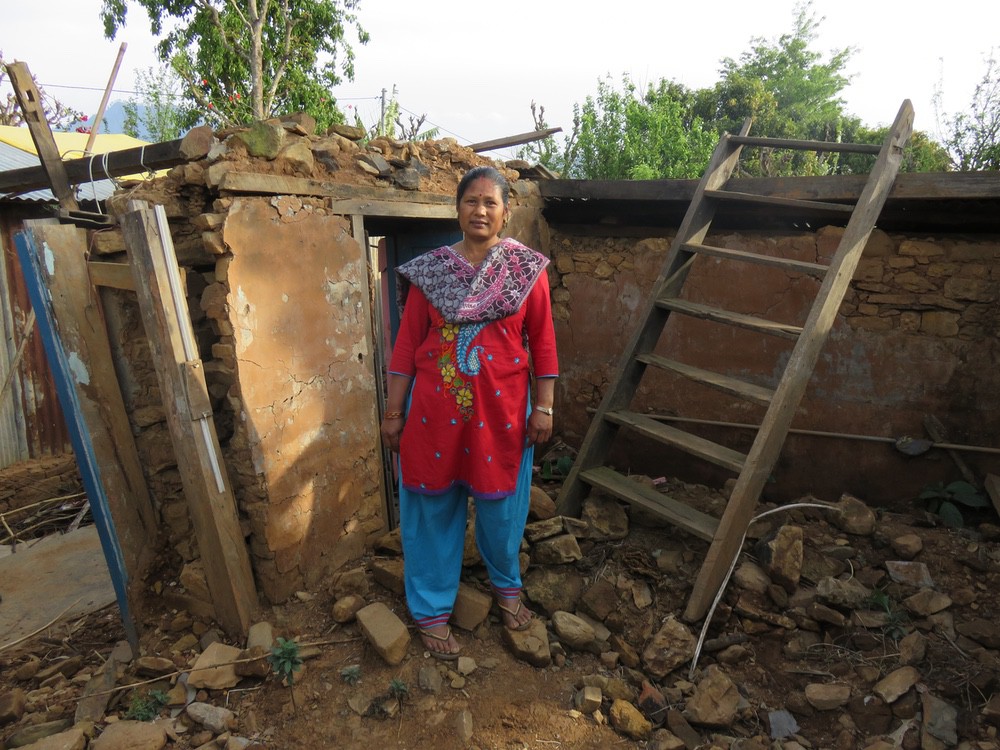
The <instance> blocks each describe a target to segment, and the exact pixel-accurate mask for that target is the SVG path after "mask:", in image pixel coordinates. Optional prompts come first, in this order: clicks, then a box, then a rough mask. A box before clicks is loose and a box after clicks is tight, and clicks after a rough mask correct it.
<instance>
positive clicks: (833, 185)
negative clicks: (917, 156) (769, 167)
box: [538, 172, 1000, 204]
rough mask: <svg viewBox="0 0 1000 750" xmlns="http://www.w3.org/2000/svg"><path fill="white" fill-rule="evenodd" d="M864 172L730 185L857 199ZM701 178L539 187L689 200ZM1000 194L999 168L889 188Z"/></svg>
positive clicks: (982, 196) (894, 191)
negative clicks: (992, 170) (861, 173)
mask: <svg viewBox="0 0 1000 750" xmlns="http://www.w3.org/2000/svg"><path fill="white" fill-rule="evenodd" d="M866 182H867V176H866V175H824V176H822V177H734V178H732V179H730V180H729V181H728V182H726V184H725V186H726V188H727V189H729V190H733V191H736V192H747V193H753V194H755V195H773V196H783V197H785V198H801V199H803V200H818V201H849V202H851V203H857V201H858V198H860V197H861V193H862V192H863V191H864V189H865V183H866ZM697 188H698V180H541V181H539V182H538V190H539V192H540V193H541V195H542V197H543V198H545V199H546V200H547V201H549V200H551V201H558V200H582V201H597V200H603V201H608V200H611V201H650V202H666V203H674V202H679V203H685V204H686V203H690V202H691V200H692V198H693V197H694V193H695V191H696V190H697ZM997 197H1000V172H923V173H912V172H907V173H905V174H900V175H898V176H897V178H896V180H895V182H894V183H893V185H892V188H891V190H890V191H889V197H888V201H889V202H892V201H894V200H901V199H906V200H945V199H954V200H988V199H991V198H992V199H995V198H997Z"/></svg>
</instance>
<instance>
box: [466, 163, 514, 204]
mask: <svg viewBox="0 0 1000 750" xmlns="http://www.w3.org/2000/svg"><path fill="white" fill-rule="evenodd" d="M480 178H485V179H487V180H489V181H490V182H492V183H493V184H494V185H496V186H497V187H498V188H500V199H501V200H502V201H503V207H504V208H507V207H508V206H509V205H510V183H509V182H507V178H506V177H504V176H503V175H502V174H500V172H499V171H497V169H496V167H473V168H472V169H470V170H469V171H468V172H466V173H465V175H464V176H463V177H462V181H461V182H460V183H458V190H457V191H455V206H456V208H457V207H458V204H460V203H461V202H462V196H463V195H465V191H466V190H468V189H469V185H471V184H472V183H473V181H474V180H478V179H480Z"/></svg>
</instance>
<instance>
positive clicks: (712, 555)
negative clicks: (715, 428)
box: [684, 100, 913, 621]
mask: <svg viewBox="0 0 1000 750" xmlns="http://www.w3.org/2000/svg"><path fill="white" fill-rule="evenodd" d="M912 130H913V106H912V105H911V104H910V102H909V100H907V101H905V102H903V105H902V106H901V107H900V109H899V112H898V113H897V115H896V120H895V121H894V123H893V125H892V127H891V128H890V129H889V133H888V135H887V136H886V139H885V142H884V143H883V144H882V150H881V152H880V153H879V157H878V159H877V161H876V163H875V166H874V167H873V169H872V172H871V174H870V175H869V180H868V183H867V184H866V186H865V189H864V191H863V192H862V194H861V197H860V199H859V200H858V203H857V206H856V208H855V211H854V213H853V214H852V215H851V218H850V220H849V221H848V223H847V227H846V228H845V229H844V233H843V235H842V236H841V240H840V245H839V246H838V248H837V251H836V253H834V256H833V259H832V261H831V263H830V271H829V272H828V273H827V275H826V277H825V278H824V280H823V284H822V286H821V287H820V290H819V293H818V294H817V297H816V300H815V301H814V303H813V307H812V309H811V310H810V312H809V316H808V318H807V319H806V322H805V324H804V325H803V335H802V336H800V337H799V340H798V341H797V342H796V344H795V348H794V349H792V354H791V357H790V358H789V360H788V364H787V366H786V367H785V372H784V374H783V375H782V378H781V381H780V382H779V383H778V387H777V389H776V390H775V394H774V400H773V401H772V402H771V406H770V407H769V408H768V410H767V413H766V414H765V415H764V419H763V420H762V421H761V429H760V432H758V433H757V438H756V440H754V443H753V446H752V447H751V449H750V452H749V454H748V455H747V465H746V468H745V470H744V471H743V472H741V473H740V476H739V477H738V478H737V480H736V485H735V487H734V488H733V491H732V493H730V498H729V502H728V504H727V505H726V510H725V512H724V513H723V515H722V520H721V521H720V523H719V528H718V530H717V531H716V534H715V538H714V539H713V541H712V544H711V546H710V547H709V550H708V555H707V556H706V558H705V562H704V563H703V564H702V567H701V570H700V571H699V572H698V578H697V579H696V580H695V583H694V588H693V590H692V594H691V598H690V599H689V600H688V603H687V607H686V608H685V611H684V617H685V619H687V620H689V621H694V620H699V619H701V618H702V617H704V616H705V613H706V612H707V611H708V608H709V606H710V604H711V602H712V599H713V598H714V597H715V595H716V593H717V592H718V590H719V587H720V586H721V585H722V582H723V580H724V579H725V576H726V573H727V571H728V570H729V567H730V565H731V564H732V561H733V559H734V558H735V556H736V555H737V554H738V553H739V548H740V544H741V543H742V540H743V535H744V533H745V531H746V529H747V526H748V525H749V523H750V518H751V517H752V515H753V510H754V507H755V506H756V504H757V500H758V498H759V497H760V493H761V491H762V490H763V488H764V484H765V483H766V482H767V479H768V476H770V473H771V470H772V469H773V468H774V464H775V463H776V462H777V460H778V455H779V454H780V452H781V447H782V445H784V440H785V437H786V435H787V433H788V428H789V426H790V425H791V422H792V419H793V417H794V416H795V411H796V409H798V405H799V402H800V401H801V400H802V396H803V394H804V393H805V390H806V386H807V385H808V383H809V377H810V375H811V374H812V371H813V369H814V368H815V366H816V360H817V359H818V358H819V355H820V351H821V350H822V348H823V344H824V343H825V342H826V338H827V336H828V335H829V333H830V329H831V328H832V327H833V322H834V320H835V319H836V316H837V312H838V311H839V309H840V304H841V302H842V301H843V299H844V293H845V292H846V291H847V287H848V285H849V284H850V282H851V278H852V277H853V276H854V271H855V270H856V269H857V265H858V262H859V261H860V260H861V253H862V251H863V249H864V246H865V244H866V243H867V242H868V237H869V236H870V235H871V232H872V229H873V228H874V226H875V221H876V219H878V216H879V214H880V213H881V211H882V207H883V205H884V204H885V201H886V198H887V197H888V195H889V191H890V190H891V188H892V184H893V181H894V179H895V177H896V172H897V170H898V169H899V164H900V162H901V161H902V157H903V149H904V147H905V145H906V141H907V140H908V139H909V137H910V133H911V132H912Z"/></svg>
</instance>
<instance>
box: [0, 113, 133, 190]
mask: <svg viewBox="0 0 1000 750" xmlns="http://www.w3.org/2000/svg"><path fill="white" fill-rule="evenodd" d="M52 135H53V136H54V137H55V140H56V147H57V148H58V149H59V153H60V154H62V156H63V158H64V159H67V158H68V159H73V158H78V157H79V156H81V155H82V154H83V150H84V149H85V148H86V145H87V139H88V138H89V136H88V135H87V134H86V133H53V134H52ZM145 143H146V142H145V141H140V140H139V139H137V138H132V137H131V136H128V135H122V134H117V133H105V134H100V135H98V136H97V138H96V139H95V140H94V150H93V153H94V154H97V155H98V156H97V158H95V159H94V180H93V181H88V182H84V183H81V184H79V185H77V186H76V198H77V200H78V201H103V200H106V199H107V198H108V197H110V196H111V195H112V193H114V192H115V190H117V187H116V185H115V183H114V182H113V181H112V180H109V179H107V178H104V179H99V175H100V173H101V159H100V154H104V153H107V152H109V151H119V150H122V149H126V148H133V147H135V146H142V145H144V144H145ZM38 165H39V160H38V155H37V153H36V152H35V144H34V141H32V140H31V133H30V132H29V130H28V129H27V128H15V127H11V126H9V125H0V172H6V171H7V170H8V169H21V168H22V167H37V166H38ZM0 200H19V201H33V202H37V203H55V202H56V199H55V196H54V195H53V194H52V191H51V190H32V191H31V192H29V193H21V194H20V195H16V196H10V195H4V194H2V193H0Z"/></svg>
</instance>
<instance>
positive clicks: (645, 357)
mask: <svg viewBox="0 0 1000 750" xmlns="http://www.w3.org/2000/svg"><path fill="white" fill-rule="evenodd" d="M636 359H638V360H639V361H640V362H645V363H646V364H648V365H653V366H654V367H659V368H661V369H664V370H671V371H672V372H676V373H678V374H679V375H683V376H684V377H686V378H690V379H691V380H695V381H697V382H699V383H703V384H705V385H707V386H709V387H711V388H715V389H716V390H719V391H724V392H726V393H731V394H733V395H734V396H739V397H740V398H745V399H747V400H748V401H754V402H756V403H758V404H762V405H763V406H767V405H768V404H769V403H771V398H772V397H773V396H774V391H773V390H771V389H770V388H764V387H762V386H759V385H754V384H753V383H748V382H746V381H745V380H740V379H739V378H733V377H730V376H728V375H723V374H721V373H718V372H712V371H711V370H703V369H701V368H700V367H693V366H691V365H688V364H684V363H683V362H678V361H676V360H673V359H667V358H666V357H661V356H659V355H658V354H641V355H639V356H638V357H636Z"/></svg>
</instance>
